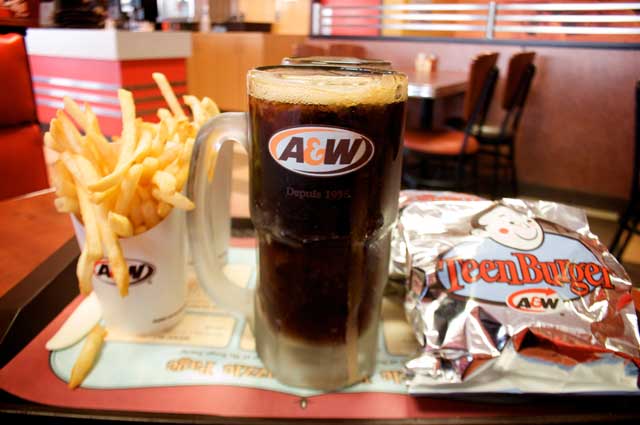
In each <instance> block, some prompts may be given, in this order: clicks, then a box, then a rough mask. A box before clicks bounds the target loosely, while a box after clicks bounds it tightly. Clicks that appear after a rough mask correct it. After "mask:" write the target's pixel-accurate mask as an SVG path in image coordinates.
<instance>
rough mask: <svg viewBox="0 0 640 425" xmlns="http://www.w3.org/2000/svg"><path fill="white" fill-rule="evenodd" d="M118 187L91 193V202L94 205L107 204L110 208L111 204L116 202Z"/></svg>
mask: <svg viewBox="0 0 640 425" xmlns="http://www.w3.org/2000/svg"><path fill="white" fill-rule="evenodd" d="M118 191H119V189H118V186H113V187H110V188H109V189H107V190H104V191H102V192H92V193H91V195H90V196H91V201H92V202H94V203H96V204H105V203H106V204H108V205H109V206H111V204H113V203H115V202H116V197H117V196H118Z"/></svg>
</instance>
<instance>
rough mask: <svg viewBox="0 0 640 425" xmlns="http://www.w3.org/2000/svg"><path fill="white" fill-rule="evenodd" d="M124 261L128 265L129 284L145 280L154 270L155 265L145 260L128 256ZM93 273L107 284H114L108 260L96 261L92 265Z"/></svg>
mask: <svg viewBox="0 0 640 425" xmlns="http://www.w3.org/2000/svg"><path fill="white" fill-rule="evenodd" d="M126 261H127V265H128V266H129V278H130V282H129V285H135V284H137V283H142V282H144V281H146V280H147V279H149V278H150V277H151V276H152V275H153V273H154V272H155V271H156V269H155V267H154V266H153V265H151V264H149V263H147V262H144V261H140V260H132V259H129V258H127V259H126ZM93 275H94V276H95V277H96V278H97V279H99V280H100V281H102V282H104V283H107V284H109V285H115V284H116V282H115V281H114V280H113V275H112V273H111V269H110V268H109V260H107V259H103V260H100V261H96V264H95V265H94V267H93Z"/></svg>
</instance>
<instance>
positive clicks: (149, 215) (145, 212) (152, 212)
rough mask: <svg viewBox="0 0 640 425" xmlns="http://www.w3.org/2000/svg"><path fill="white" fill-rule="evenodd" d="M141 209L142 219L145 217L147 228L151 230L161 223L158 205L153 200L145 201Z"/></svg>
mask: <svg viewBox="0 0 640 425" xmlns="http://www.w3.org/2000/svg"><path fill="white" fill-rule="evenodd" d="M140 209H141V211H142V217H144V224H145V226H147V228H149V229H150V228H152V227H153V226H155V225H156V224H158V223H159V222H160V216H159V215H158V213H157V207H156V203H155V202H154V201H153V199H147V200H145V201H143V202H142V205H141V206H140Z"/></svg>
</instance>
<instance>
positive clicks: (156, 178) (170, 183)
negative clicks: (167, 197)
mask: <svg viewBox="0 0 640 425" xmlns="http://www.w3.org/2000/svg"><path fill="white" fill-rule="evenodd" d="M151 182H152V183H153V184H154V185H156V186H157V187H158V189H160V191H161V192H164V193H167V194H171V193H173V192H175V191H176V178H175V176H174V175H173V174H171V173H167V172H166V171H162V170H160V171H156V173H155V174H154V175H153V178H152V179H151Z"/></svg>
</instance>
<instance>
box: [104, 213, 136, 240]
mask: <svg viewBox="0 0 640 425" xmlns="http://www.w3.org/2000/svg"><path fill="white" fill-rule="evenodd" d="M108 219H109V226H110V227H111V230H113V232H114V233H115V234H116V235H118V236H120V237H121V238H128V237H129V236H132V235H133V225H132V224H131V221H129V219H128V218H127V217H125V216H123V215H120V214H117V213H114V212H113V211H109V213H108Z"/></svg>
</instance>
